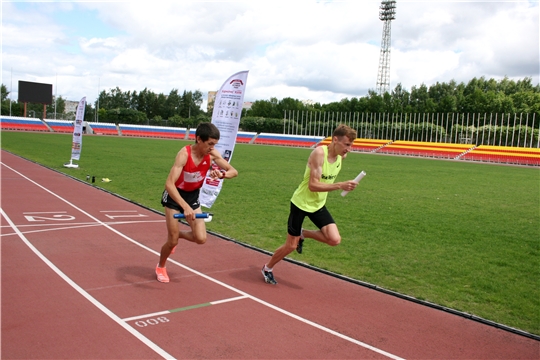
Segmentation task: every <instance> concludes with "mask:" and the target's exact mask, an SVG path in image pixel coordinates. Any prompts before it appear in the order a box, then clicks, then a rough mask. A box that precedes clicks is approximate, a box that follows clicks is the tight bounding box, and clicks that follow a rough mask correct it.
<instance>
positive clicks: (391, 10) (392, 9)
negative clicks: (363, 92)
mask: <svg viewBox="0 0 540 360" xmlns="http://www.w3.org/2000/svg"><path fill="white" fill-rule="evenodd" d="M379 9H380V10H379V19H380V20H381V21H384V26H383V33H382V40H381V53H380V55H379V72H378V74H377V92H378V93H379V95H382V94H384V93H385V92H386V91H388V90H389V89H390V43H391V29H392V25H391V24H392V20H394V19H395V18H396V2H395V1H394V0H383V1H381V6H380V7H379Z"/></svg>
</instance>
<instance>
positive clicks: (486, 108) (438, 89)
mask: <svg viewBox="0 0 540 360" xmlns="http://www.w3.org/2000/svg"><path fill="white" fill-rule="evenodd" d="M307 110H316V111H321V112H358V113H366V112H367V113H390V114H394V113H406V114H411V113H504V114H513V113H536V114H537V116H538V115H540V86H539V85H538V84H537V85H533V84H532V79H531V78H525V79H523V80H518V81H514V80H510V79H508V78H507V77H505V78H503V79H502V80H499V81H497V80H494V79H489V80H486V79H485V78H484V77H481V78H474V79H472V80H470V81H469V82H468V83H467V84H465V83H463V82H462V83H459V84H458V83H457V82H456V81H454V80H452V81H450V82H448V83H444V82H443V83H439V82H437V83H436V84H434V85H431V86H426V85H425V84H422V85H420V86H413V87H412V89H411V91H407V90H406V89H404V88H403V87H402V85H401V84H397V85H396V87H395V88H394V89H393V90H391V91H390V92H385V93H384V94H383V95H380V94H378V93H377V92H375V91H373V90H369V91H368V94H367V95H366V96H363V97H358V98H351V99H349V98H344V99H342V100H341V101H339V102H331V103H329V104H320V103H315V104H306V103H304V102H302V101H299V100H295V99H292V98H284V99H283V100H278V99H276V98H271V99H270V100H257V101H255V102H254V103H253V105H252V107H251V109H250V110H248V111H247V112H246V116H254V117H264V118H277V119H282V118H283V117H284V114H285V112H286V111H307Z"/></svg>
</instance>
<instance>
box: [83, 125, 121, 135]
mask: <svg viewBox="0 0 540 360" xmlns="http://www.w3.org/2000/svg"><path fill="white" fill-rule="evenodd" d="M88 126H89V127H90V129H91V130H92V133H93V134H96V135H119V134H118V129H117V127H116V125H115V124H110V123H98V122H88Z"/></svg>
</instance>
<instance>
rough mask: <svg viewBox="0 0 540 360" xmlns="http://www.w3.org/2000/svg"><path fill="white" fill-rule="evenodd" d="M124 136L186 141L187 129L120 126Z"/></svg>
mask: <svg viewBox="0 0 540 360" xmlns="http://www.w3.org/2000/svg"><path fill="white" fill-rule="evenodd" d="M119 127H120V132H121V133H122V136H139V137H156V138H167V139H184V138H185V136H186V131H187V129H186V128H175V127H166V126H163V127H162V126H147V125H128V124H119Z"/></svg>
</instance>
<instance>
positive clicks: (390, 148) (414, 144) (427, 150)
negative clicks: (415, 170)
mask: <svg viewBox="0 0 540 360" xmlns="http://www.w3.org/2000/svg"><path fill="white" fill-rule="evenodd" d="M473 147H474V145H471V144H449V143H435V142H423V141H392V142H390V143H389V144H387V145H385V146H383V147H382V148H380V149H379V150H377V153H381V154H394V155H407V156H422V157H433V158H443V159H455V158H457V157H458V156H460V155H461V154H463V153H464V152H466V151H468V150H470V149H472V148H473Z"/></svg>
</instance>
